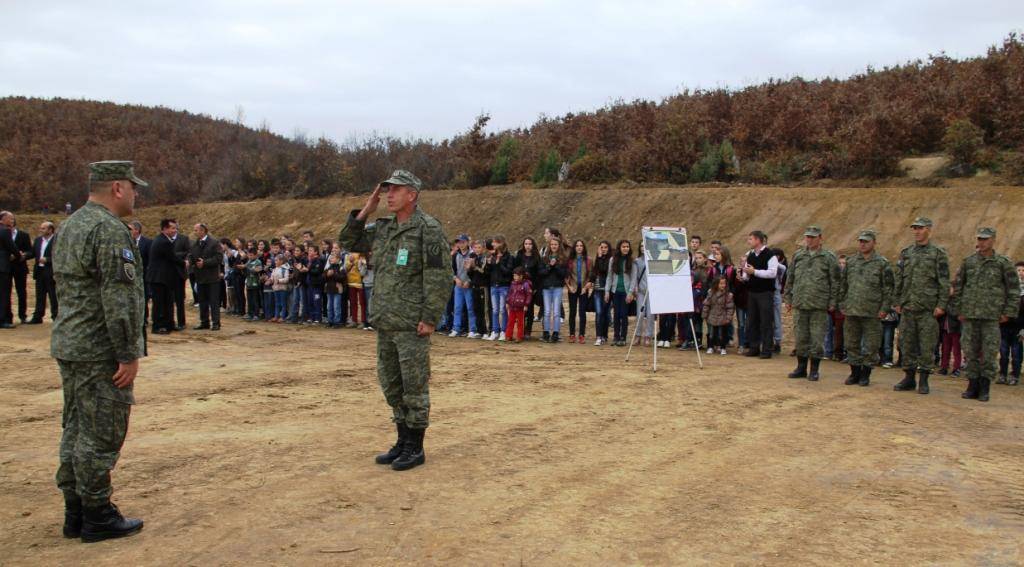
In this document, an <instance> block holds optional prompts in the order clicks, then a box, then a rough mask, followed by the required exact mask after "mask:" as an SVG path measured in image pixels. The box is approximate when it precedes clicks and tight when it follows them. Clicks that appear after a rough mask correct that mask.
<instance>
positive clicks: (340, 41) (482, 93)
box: [0, 0, 1024, 140]
mask: <svg viewBox="0 0 1024 567" xmlns="http://www.w3.org/2000/svg"><path fill="white" fill-rule="evenodd" d="M37 4H38V3H11V2H8V3H6V4H4V5H3V7H2V8H0V11H2V15H3V16H4V17H3V18H2V19H0V94H5V95H6V94H11V95H25V96H45V97H51V96H64V97H73V98H79V97H81V98H92V99H101V100H113V101H116V102H127V103H135V104H149V105H163V106H169V107H172V108H180V109H186V110H190V111H193V112H201V113H206V114H211V115H214V116H219V117H226V118H233V117H234V116H235V112H236V108H237V107H238V106H242V107H243V108H244V109H245V114H246V117H247V122H248V123H249V124H250V125H258V124H259V123H261V122H262V121H266V122H267V123H268V124H269V125H270V127H271V128H272V129H273V130H275V131H277V132H280V133H282V134H285V135H290V134H292V133H293V132H294V131H297V130H301V131H304V132H307V133H309V134H310V135H313V136H317V135H320V134H325V135H328V136H330V137H332V138H334V139H336V140H345V139H347V138H348V137H349V136H351V135H353V134H358V133H360V132H370V131H381V132H389V133H394V134H397V135H413V136H421V137H434V138H443V137H447V136H450V135H452V134H454V133H456V132H457V131H460V130H464V129H465V128H466V127H468V126H469V124H470V123H471V122H472V120H473V117H474V116H475V115H477V114H478V113H479V112H481V111H487V112H489V113H491V115H492V117H493V120H492V125H493V126H494V127H496V128H504V127H517V126H527V125H529V124H530V123H532V122H533V121H534V120H535V119H536V118H537V117H538V115H540V114H541V113H544V114H547V115H551V116H557V115H561V114H564V113H566V112H570V111H572V112H575V111H581V110H589V109H593V108H596V107H599V106H601V105H603V104H606V103H608V102H609V101H611V100H615V99H619V98H622V99H627V100H628V99H632V98H637V97H641V98H649V99H660V98H662V97H665V96H669V95H671V94H673V93H675V92H678V90H679V89H681V88H685V87H690V88H693V87H705V88H707V87H718V86H733V87H742V86H744V85H748V84H752V83H756V82H760V81H764V80H766V79H768V78H770V77H782V78H785V77H791V76H795V75H802V76H805V77H807V78H816V77H824V76H838V77H843V76H848V75H849V74H851V73H856V72H859V71H862V70H863V69H864V68H865V67H867V66H868V65H873V66H876V67H881V66H885V65H892V64H899V63H902V62H904V61H907V60H911V59H917V58H923V57H925V56H927V55H928V54H930V53H938V52H940V51H946V52H948V53H949V54H950V55H953V56H960V57H965V56H973V55H980V54H982V53H983V52H984V50H985V49H986V48H987V46H989V45H992V44H995V43H998V42H1000V41H1001V40H1002V39H1003V38H1004V37H1005V36H1006V34H1007V33H1008V32H1009V31H1011V28H1010V27H1009V24H1007V22H1021V21H1024V4H1022V3H1020V2H1003V1H979V2H973V3H972V4H971V7H970V10H965V9H964V7H963V6H962V4H961V3H959V2H953V1H951V0H939V1H929V2H926V1H923V0H911V1H905V2H884V1H880V0H867V1H864V2H859V3H851V2H830V1H810V0H804V1H792V2H783V1H769V0H765V1H753V0H746V1H744V0H728V1H720V2H715V3H711V2H703V1H693V0H690V1H674V2H672V1H640V2H611V1H596V2H594V1H591V2H583V1H568V2H541V1H530V0H519V1H506V2H497V1H490V2H488V1H477V2H469V1H454V0H448V1H440V2H411V1H406V2H375V3H356V2H328V1H302V2H276V1H250V2H241V1H237V2H236V1H226V0H218V1H204V2H198V1H194V0H179V1H178V2H176V3H174V4H173V5H172V4H165V3H156V2H138V3H133V4H131V6H132V8H131V9H130V10H129V9H126V8H125V5H124V4H122V3H114V2H96V1H82V2H56V3H47V4H46V5H45V6H42V7H40V6H38V5H37Z"/></svg>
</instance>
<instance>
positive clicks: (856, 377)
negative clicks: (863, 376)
mask: <svg viewBox="0 0 1024 567" xmlns="http://www.w3.org/2000/svg"><path fill="white" fill-rule="evenodd" d="M862 368H863V366H859V365H856V364H851V365H850V375H849V376H847V377H846V382H843V384H846V385H847V386H853V385H854V384H860V373H861V369H862Z"/></svg>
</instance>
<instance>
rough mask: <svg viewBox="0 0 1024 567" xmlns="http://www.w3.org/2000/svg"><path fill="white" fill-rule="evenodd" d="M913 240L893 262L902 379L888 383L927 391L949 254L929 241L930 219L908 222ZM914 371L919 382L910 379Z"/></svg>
mask: <svg viewBox="0 0 1024 567" xmlns="http://www.w3.org/2000/svg"><path fill="white" fill-rule="evenodd" d="M910 228H911V229H913V231H914V244H911V245H910V246H907V247H906V248H904V249H903V250H902V251H900V257H899V260H898V261H897V262H896V302H895V303H894V305H893V308H894V309H895V310H896V312H897V313H899V314H900V352H901V353H902V355H903V373H904V376H903V380H900V381H899V383H898V384H896V385H895V386H893V387H892V389H893V390H896V391H898V392H901V391H910V390H913V389H914V388H917V392H918V393H919V394H927V393H928V375H929V374H931V371H932V366H933V365H934V363H935V361H934V359H933V357H932V356H933V355H932V350H933V349H934V348H935V343H936V342H937V341H938V340H939V322H938V320H937V318H938V317H941V316H943V315H945V314H946V309H945V307H944V306H945V305H946V302H947V300H948V297H949V295H948V294H949V292H948V290H949V256H948V255H947V254H946V250H945V249H943V248H942V247H940V246H936V245H934V244H932V243H931V236H932V220H931V219H929V218H926V217H917V218H916V219H914V222H913V223H911V225H910ZM915 373H916V374H917V376H918V378H920V382H919V383H917V382H915V380H914V375H915Z"/></svg>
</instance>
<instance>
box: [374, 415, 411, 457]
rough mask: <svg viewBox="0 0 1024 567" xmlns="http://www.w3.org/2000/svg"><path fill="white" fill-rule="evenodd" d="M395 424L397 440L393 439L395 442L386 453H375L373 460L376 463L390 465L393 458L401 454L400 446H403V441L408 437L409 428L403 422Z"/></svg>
mask: <svg viewBox="0 0 1024 567" xmlns="http://www.w3.org/2000/svg"><path fill="white" fill-rule="evenodd" d="M395 425H396V426H397V427H396V429H398V441H395V444H394V445H393V446H392V447H391V448H390V449H388V451H387V452H386V453H381V454H379V455H377V458H376V459H375V460H376V462H377V464H378V465H390V464H391V463H393V462H395V459H397V458H398V456H399V455H401V454H402V447H404V446H405V442H406V440H407V439H408V438H409V428H408V427H406V425H405V424H404V423H397V424H395Z"/></svg>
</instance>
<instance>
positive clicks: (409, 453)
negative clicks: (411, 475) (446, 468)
mask: <svg viewBox="0 0 1024 567" xmlns="http://www.w3.org/2000/svg"><path fill="white" fill-rule="evenodd" d="M426 431H427V430H426V429H413V428H411V427H410V428H409V439H408V441H406V443H405V445H404V446H403V447H402V454H401V455H399V456H398V458H397V459H395V462H393V463H391V468H392V470H396V471H407V470H409V469H411V468H414V467H418V466H420V465H422V464H423V463H425V462H426V461H427V456H426V455H425V454H424V453H423V434H424V433H426Z"/></svg>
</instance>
